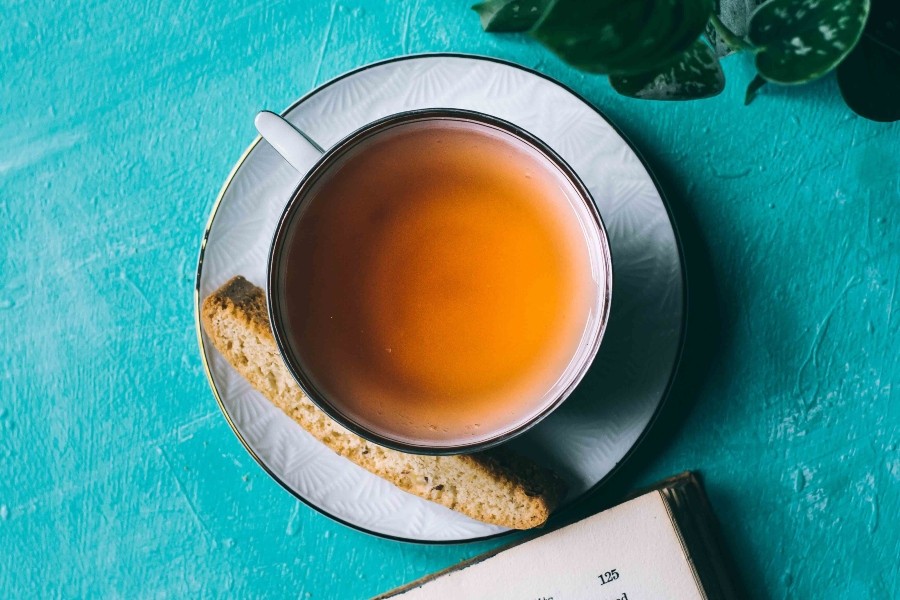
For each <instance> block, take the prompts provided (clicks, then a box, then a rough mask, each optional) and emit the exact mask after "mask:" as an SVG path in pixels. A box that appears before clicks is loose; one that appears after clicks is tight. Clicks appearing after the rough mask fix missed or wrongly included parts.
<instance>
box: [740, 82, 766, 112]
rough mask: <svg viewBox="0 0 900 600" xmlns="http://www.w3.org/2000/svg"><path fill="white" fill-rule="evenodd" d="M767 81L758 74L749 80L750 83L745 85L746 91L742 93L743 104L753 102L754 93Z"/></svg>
mask: <svg viewBox="0 0 900 600" xmlns="http://www.w3.org/2000/svg"><path fill="white" fill-rule="evenodd" d="M767 83H769V82H768V81H766V80H765V79H763V78H762V77H760V76H759V75H757V76H756V77H754V78H753V79H752V80H751V81H750V85H748V86H747V93H746V94H744V106H747V105H748V104H750V103H751V102H753V100H754V99H755V98H756V95H757V94H758V93H759V90H760V88H762V86H764V85H766V84H767Z"/></svg>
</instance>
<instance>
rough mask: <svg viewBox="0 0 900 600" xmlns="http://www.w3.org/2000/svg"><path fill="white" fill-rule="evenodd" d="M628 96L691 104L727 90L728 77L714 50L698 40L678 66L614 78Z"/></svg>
mask: <svg viewBox="0 0 900 600" xmlns="http://www.w3.org/2000/svg"><path fill="white" fill-rule="evenodd" d="M609 82H610V83H611V84H612V86H613V88H614V89H615V90H616V91H617V92H619V93H620V94H622V95H624V96H631V97H632V98H643V99H647V100H687V99H691V98H708V97H710V96H715V95H716V94H718V93H719V92H721V91H722V90H723V89H724V87H725V74H724V73H722V67H721V66H719V60H718V59H717V58H716V55H715V54H714V53H713V51H712V49H711V48H710V47H709V46H707V45H706V43H704V42H703V41H702V40H699V39H698V40H696V41H695V42H694V44H693V45H692V46H691V47H690V48H688V49H687V50H686V51H685V52H684V53H683V54H682V55H681V56H680V57H679V58H678V59H677V60H676V61H675V62H673V63H670V64H668V65H666V66H665V67H663V68H661V69H657V70H654V71H650V72H647V73H640V74H638V75H610V77H609Z"/></svg>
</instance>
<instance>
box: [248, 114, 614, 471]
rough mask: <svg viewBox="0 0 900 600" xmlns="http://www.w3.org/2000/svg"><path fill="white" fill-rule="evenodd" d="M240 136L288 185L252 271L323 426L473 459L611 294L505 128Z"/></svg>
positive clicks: (442, 126) (579, 232) (539, 403)
mask: <svg viewBox="0 0 900 600" xmlns="http://www.w3.org/2000/svg"><path fill="white" fill-rule="evenodd" d="M256 125H257V129H258V130H259V131H260V133H261V134H262V136H263V137H264V138H265V139H266V140H267V141H269V142H270V143H271V144H272V145H273V146H274V147H275V149H276V150H277V151H278V152H279V153H281V155H282V156H284V157H285V159H287V160H288V162H290V163H291V164H292V165H293V166H294V167H295V168H297V169H298V170H299V171H300V172H301V173H305V175H304V177H303V179H302V180H301V182H300V183H299V184H298V185H297V187H296V189H295V190H294V192H293V193H292V195H291V197H290V199H289V200H288V201H287V204H286V206H285V208H284V212H283V213H282V215H281V219H280V220H279V223H278V227H277V229H276V232H275V235H274V237H273V240H272V246H271V250H270V253H269V260H268V273H267V284H268V310H269V318H270V322H271V326H272V330H273V333H274V335H275V339H276V341H277V344H278V348H279V350H280V352H281V353H282V355H283V358H284V361H285V363H286V364H287V366H288V369H289V370H290V371H291V373H292V375H293V376H294V378H295V379H296V380H297V383H298V384H299V385H300V387H301V388H302V389H303V391H304V392H305V393H306V394H307V395H308V396H309V398H310V399H311V400H312V401H313V402H314V403H315V404H316V405H317V406H319V407H320V408H321V409H322V410H323V411H324V412H325V413H327V414H328V415H330V416H331V417H332V418H334V419H335V420H336V421H337V422H338V423H340V424H341V425H343V426H344V427H346V428H347V429H349V430H351V431H353V432H355V433H357V434H359V435H360V436H362V437H364V438H366V439H368V440H371V441H373V442H375V443H378V444H381V445H383V446H387V447H390V448H394V449H398V450H402V451H405V452H412V453H425V454H456V453H464V452H471V451H475V450H482V449H485V448H488V447H491V446H494V445H497V444H500V443H502V442H504V441H507V440H509V439H511V438H513V437H514V436H517V435H519V434H521V433H522V432H524V431H526V430H528V429H529V428H531V427H533V426H534V425H535V424H537V423H538V422H539V421H540V420H542V419H543V418H544V417H546V416H547V415H549V414H550V413H551V412H552V411H553V410H555V409H556V408H557V407H559V406H560V404H562V403H563V401H564V400H565V399H566V398H567V397H568V396H569V395H570V394H571V392H572V391H573V389H574V388H575V387H576V386H577V385H578V383H579V382H580V381H581V379H582V378H583V376H584V374H585V372H586V371H587V370H588V367H589V366H590V364H591V362H592V360H593V359H594V356H595V355H596V354H597V350H598V348H599V346H600V342H601V340H602V339H603V334H604V331H605V329H606V324H607V320H608V317H609V308H610V299H611V293H612V262H611V255H610V250H609V243H608V239H607V233H606V230H605V228H604V225H603V222H602V220H601V218H600V214H599V213H598V211H597V208H596V206H595V204H594V201H593V199H592V198H591V195H590V192H589V191H588V189H587V188H586V187H585V186H584V184H583V183H582V182H581V181H580V179H579V178H578V176H577V175H576V173H575V172H574V171H573V170H572V168H571V167H569V166H568V165H567V164H566V162H565V161H564V160H563V159H562V158H560V157H559V155H557V154H556V153H555V152H554V151H553V150H552V149H551V148H550V147H549V146H547V145H546V144H545V143H543V142H542V141H541V140H539V139H538V138H536V137H535V136H534V135H532V134H530V133H528V132H527V131H524V130H522V129H521V128H519V127H517V126H516V125H514V124H512V123H509V122H506V121H503V120H501V119H498V118H496V117H493V116H489V115H485V114H481V113H477V112H473V111H468V110H458V109H428V110H414V111H409V112H403V113H399V114H395V115H391V116H388V117H385V118H383V119H380V120H378V121H375V122H373V123H370V124H368V125H366V126H364V127H362V128H361V129H359V130H357V131H355V132H354V133H352V134H350V135H348V136H347V137H345V138H344V139H343V140H341V141H340V142H338V143H337V144H335V145H334V146H333V147H332V148H329V149H328V150H327V151H326V150H323V149H322V148H320V147H319V146H318V145H317V144H316V143H315V142H314V141H313V140H311V139H310V138H309V137H308V136H306V135H305V134H303V133H302V132H300V131H298V130H296V129H295V128H294V127H293V126H292V125H290V124H289V123H288V122H287V121H285V120H283V119H282V118H281V117H279V116H278V115H275V114H274V113H269V112H262V113H260V114H259V115H258V116H257V118H256Z"/></svg>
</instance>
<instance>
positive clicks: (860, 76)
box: [837, 0, 900, 122]
mask: <svg viewBox="0 0 900 600" xmlns="http://www.w3.org/2000/svg"><path fill="white" fill-rule="evenodd" d="M837 80H838V86H839V87H840V89H841V96H843V97H844V102H846V103H847V106H849V107H850V108H851V109H852V110H853V112H855V113H857V114H858V115H860V116H863V117H865V118H867V119H871V120H873V121H882V122H890V121H897V120H900V2H897V1H896V0H881V1H879V0H873V2H872V12H871V13H870V14H869V22H868V23H867V25H866V29H865V31H864V32H863V37H862V39H860V40H859V43H858V44H857V45H856V48H854V49H853V52H851V53H850V55H849V56H848V57H847V58H846V59H845V60H844V62H842V63H841V64H840V66H839V67H838V69H837Z"/></svg>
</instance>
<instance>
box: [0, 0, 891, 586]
mask: <svg viewBox="0 0 900 600" xmlns="http://www.w3.org/2000/svg"><path fill="white" fill-rule="evenodd" d="M467 4H468V2H450V1H431V2H400V1H393V0H340V2H335V1H334V0H332V2H331V3H327V2H321V3H319V2H258V3H244V2H231V3H230V5H229V3H227V2H214V3H208V2H194V1H190V0H181V1H178V2H174V1H167V0H163V1H162V2H159V3H156V2H154V3H145V2H136V1H133V0H117V1H115V2H112V1H103V0H84V1H82V2H78V3H66V2H58V3H57V2H54V3H50V2H43V3H33V2H18V1H11V0H0V14H2V18H0V22H2V27H0V56H2V61H0V73H2V83H0V114H2V121H0V140H2V142H0V223H2V228H0V257H2V262H0V275H2V277H0V325H2V332H3V336H2V340H0V592H2V595H3V596H4V597H56V596H58V597H129V598H130V597H191V596H205V597H210V596H218V595H221V596H234V597H241V598H251V597H263V596H267V597H282V596H284V597H299V598H353V597H365V596H367V595H372V594H375V593H377V592H381V591H384V590H386V589H388V588H391V587H392V586H395V585H398V584H401V583H403V582H406V581H409V580H411V579H414V578H416V577H418V576H420V575H423V574H425V573H428V572H431V571H434V570H437V569H439V568H442V567H445V566H447V565H450V564H452V563H454V562H456V561H458V560H460V559H463V558H466V557H469V556H472V555H474V554H477V553H479V552H482V551H484V550H486V549H488V548H491V547H494V546H495V545H497V544H498V542H488V543H481V544H473V545H463V546H449V547H448V546H444V547H434V546H420V545H409V544H403V543H397V542H391V541H386V540H381V539H377V538H373V537H370V536H367V535H365V534H362V533H359V532H356V531H353V530H351V529H348V528H346V527H344V526H341V525H339V524H337V523H334V522H332V521H330V520H329V519H327V518H325V517H323V516H320V515H319V514H317V513H316V512H314V511H313V510H311V509H309V508H307V507H306V506H305V505H303V504H301V503H299V502H298V501H297V500H295V499H294V498H293V497H292V496H291V495H290V494H288V493H287V492H285V491H283V490H282V489H281V488H280V487H279V486H278V485H277V484H275V483H274V482H273V481H271V480H270V479H269V478H268V477H267V476H266V475H265V473H264V472H263V471H262V470H261V469H260V468H259V467H258V466H257V465H256V464H255V463H254V462H253V460H252V459H251V458H250V456H249V455H248V454H247V453H246V452H245V451H244V449H243V448H242V447H241V445H240V444H239V442H238V440H237V439H236V438H235V436H234V434H232V432H231V430H230V429H229V428H228V426H227V424H226V423H225V420H224V419H223V418H222V416H221V414H220V413H219V410H218V408H217V406H216V403H215V401H214V399H213V396H212V394H211V392H210V389H209V386H208V384H207V382H206V379H205V376H204V373H203V368H202V365H201V361H200V356H199V353H198V350H197V342H196V332H195V329H194V314H193V297H192V294H193V285H194V272H195V267H196V259H197V253H198V249H199V243H200V238H201V235H202V232H203V226H204V224H205V222H206V219H207V215H208V213H209V211H210V208H211V206H212V203H213V201H214V199H215V196H216V193H217V191H218V189H219V187H220V185H221V183H222V182H223V180H224V179H225V177H226V176H227V174H228V172H229V170H230V169H231V166H232V165H233V163H234V162H235V161H236V160H237V158H238V157H239V156H240V154H241V152H242V151H243V149H244V148H245V147H246V146H247V145H248V144H249V143H250V142H251V141H252V139H253V138H254V135H255V132H254V130H253V126H252V119H253V115H254V113H255V112H256V111H257V110H259V109H261V108H272V109H281V108H283V107H285V106H287V105H288V104H290V103H291V102H292V101H293V100H294V99H296V98H297V97H299V96H300V95H302V94H304V93H306V92H307V91H309V90H310V89H311V88H313V87H314V86H316V85H318V84H320V83H322V82H323V81H326V80H328V79H329V78H331V77H334V76H337V75H339V74H341V73H342V72H344V71H346V70H349V69H352V68H354V67H357V66H360V65H362V64H365V63H368V62H371V61H375V60H379V59H384V58H389V57H393V56H398V55H402V54H407V53H412V52H426V51H459V52H472V53H480V54H487V55H491V56H496V57H501V58H505V59H509V60H513V61H515V62H518V63H521V64H523V65H527V66H529V67H532V68H535V69H538V70H540V71H541V72H543V73H546V74H548V75H550V76H552V77H556V78H558V79H559V80H561V81H563V82H564V83H566V84H567V85H569V86H571V87H573V88H574V89H575V90H577V91H578V92H579V93H581V94H583V95H584V96H586V97H587V98H588V99H589V100H590V101H591V102H593V103H594V104H596V105H597V106H598V107H600V108H601V109H602V110H604V111H605V112H606V113H607V114H608V115H609V116H610V117H611V119H612V120H613V121H614V122H615V123H616V124H617V125H618V126H620V127H621V128H622V129H623V130H624V131H625V132H626V134H627V135H628V136H630V137H631V138H632V139H633V140H634V141H635V143H636V144H637V145H638V147H639V148H640V150H641V151H642V152H643V153H644V154H645V155H646V157H647V159H648V161H649V162H650V164H651V165H652V166H653V168H654V169H655V170H656V171H657V173H658V174H659V176H660V179H661V180H662V182H663V184H664V185H665V187H666V190H667V192H668V193H669V195H670V196H671V200H672V203H673V206H674V210H675V213H676V216H677V219H678V223H679V226H680V228H681V229H682V233H683V236H684V238H685V243H686V246H687V248H686V251H687V256H688V262H689V265H688V266H689V268H690V277H691V284H692V297H691V300H692V302H693V306H694V309H693V312H692V314H691V322H690V336H689V340H688V348H687V354H686V360H685V369H684V372H683V376H682V377H681V379H680V380H679V382H678V385H677V387H676V390H675V394H674V396H673V398H672V402H671V403H670V405H669V407H668V409H667V412H666V413H665V415H664V417H663V419H662V421H661V423H660V427H659V428H658V429H657V430H655V431H654V434H653V436H652V437H651V439H650V440H649V442H648V444H646V445H645V446H643V447H642V449H641V450H640V451H639V452H638V454H637V455H636V456H635V457H634V459H633V461H631V462H629V464H628V465H627V466H626V467H625V468H624V469H623V470H622V471H621V472H620V474H619V475H618V476H617V478H616V479H615V480H614V481H613V482H612V485H611V486H610V487H609V488H608V490H607V493H606V494H605V495H602V496H600V497H598V498H596V499H593V500H592V501H591V502H589V503H588V504H586V505H584V506H583V507H582V511H583V512H589V511H591V510H596V509H597V508H598V507H599V506H600V505H602V504H604V503H605V502H608V501H609V499H610V498H612V497H615V496H616V495H617V494H619V493H621V492H623V491H624V490H626V489H629V488H632V487H635V486H637V485H641V484H647V483H652V482H653V481H655V480H657V479H660V478H662V477H664V476H667V475H670V474H672V473H674V472H677V471H680V470H682V469H686V468H694V469H699V470H701V472H702V473H703V475H704V477H705V481H706V484H707V487H708V491H709V495H710V497H711V500H712V503H713V506H714V508H715V511H716V513H717V514H718V516H719V518H720V520H721V523H722V534H723V538H724V539H725V541H726V545H727V547H728V551H729V554H730V555H731V558H732V562H733V563H734V566H735V572H736V577H737V578H738V580H739V582H740V586H741V587H742V588H744V589H746V591H747V593H748V596H750V597H760V598H767V597H770V598H811V597H828V598H851V597H852V598H878V599H883V598H890V597H900V566H898V565H900V561H898V556H900V523H898V519H897V515H898V512H900V433H898V431H900V429H898V425H900V405H898V393H897V390H898V375H900V365H898V355H900V352H898V349H900V345H898V342H897V339H898V324H900V307H898V305H897V303H898V300H900V297H898V296H897V295H896V292H897V286H898V271H900V251H898V232H900V165H898V156H900V137H898V133H900V128H898V126H897V125H896V124H894V125H885V124H876V123H871V122H867V121H865V120H862V119H860V118H858V117H856V116H855V115H853V114H852V113H850V112H849V110H847V109H846V108H845V107H844V106H843V104H842V102H841V100H840V98H839V96H838V93H837V87H836V85H835V82H834V80H833V78H831V77H826V78H825V79H824V80H822V81H819V82H816V83H813V84H811V85H808V86H805V87H801V88H796V89H766V90H764V91H763V92H762V94H761V96H760V97H759V98H758V99H757V101H756V102H754V104H752V105H751V106H749V107H744V106H743V105H742V98H743V93H744V87H745V85H746V83H747V82H748V81H749V80H750V78H751V76H752V69H751V67H750V64H749V58H748V57H745V56H736V57H731V58H729V59H727V60H726V61H725V70H726V73H727V77H728V88H727V89H726V91H725V92H724V93H723V94H722V95H721V96H719V97H717V98H714V99H710V100H705V101H697V102H691V103H683V104H679V103H673V104H664V103H648V102H641V101H636V100H630V99H625V98H621V97H619V96H617V95H616V94H615V93H613V92H612V91H611V90H610V88H609V86H608V84H607V82H606V81H605V79H603V78H599V77H592V76H586V75H582V74H579V73H576V72H575V71H573V70H571V69H569V68H567V67H565V66H564V65H563V64H561V63H560V62H559V61H558V60H556V59H554V58H553V57H552V56H550V55H549V54H548V53H547V52H545V51H543V50H542V49H540V48H538V47H537V46H535V45H534V44H531V43H529V42H528V41H526V40H525V39H524V38H522V37H518V36H512V37H499V36H491V35H486V34H484V33H482V32H481V31H480V28H479V24H478V19H477V18H476V16H475V15H474V14H473V13H471V12H469V11H468V9H467Z"/></svg>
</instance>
